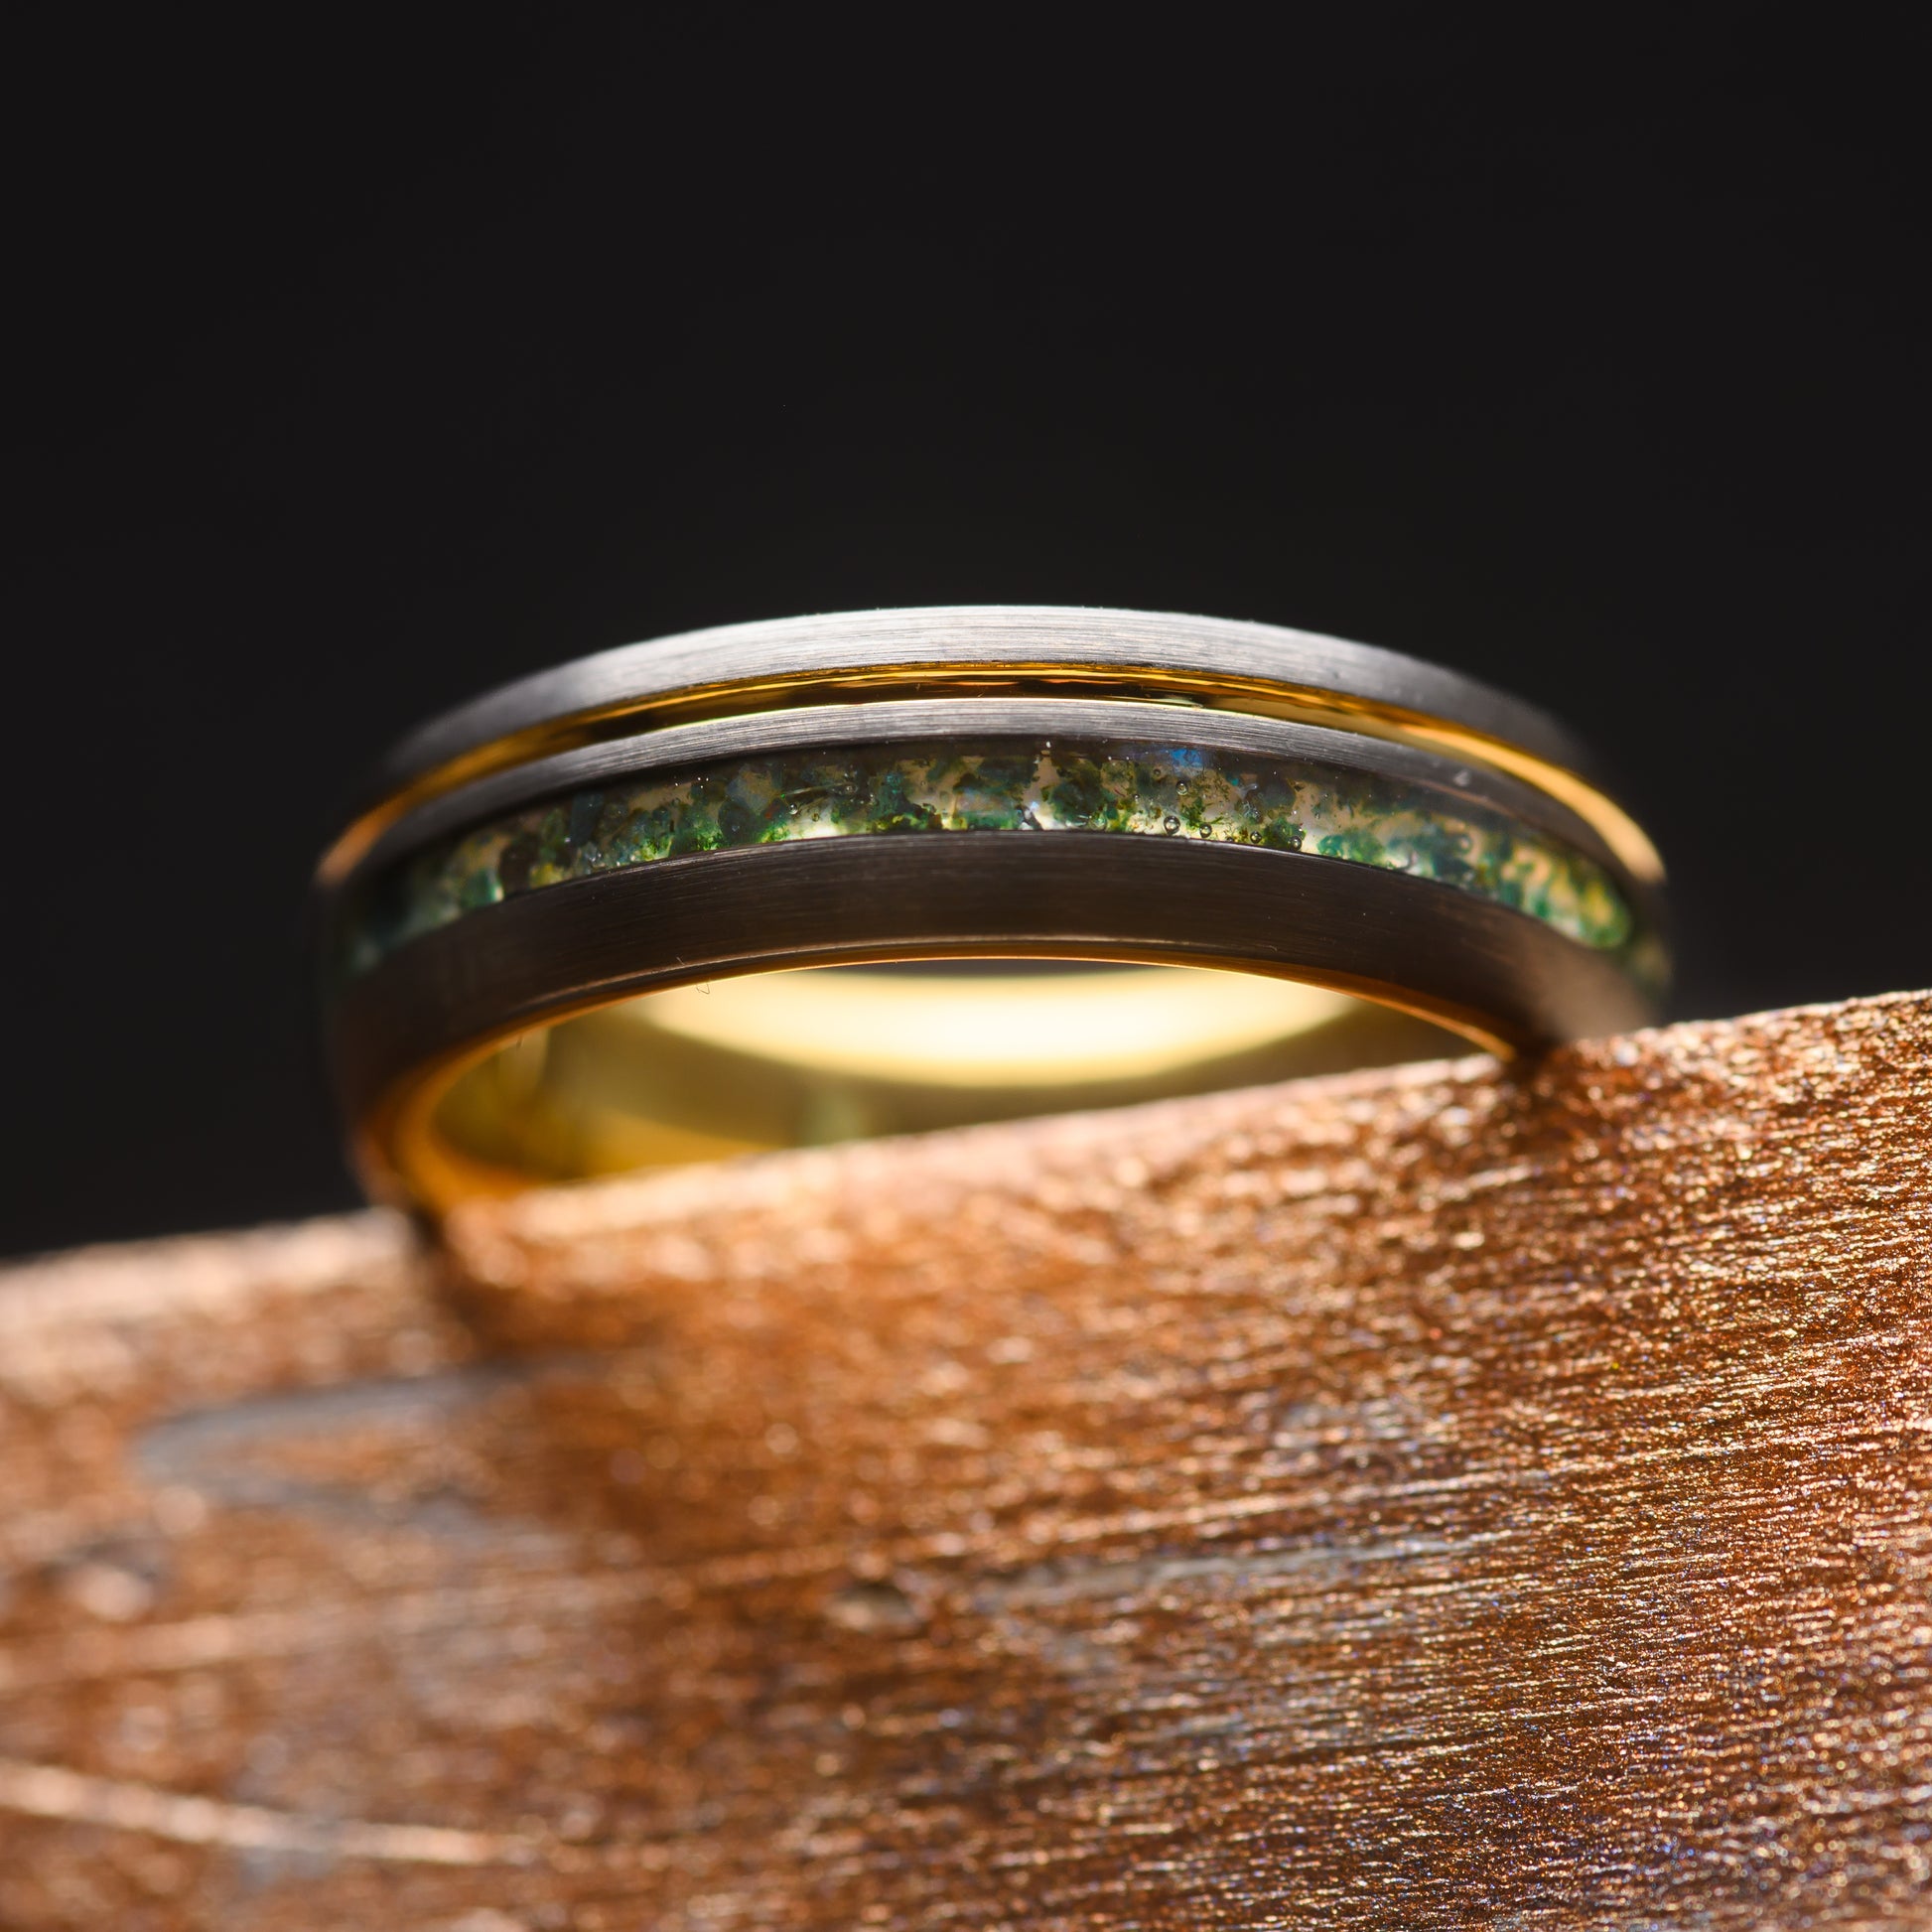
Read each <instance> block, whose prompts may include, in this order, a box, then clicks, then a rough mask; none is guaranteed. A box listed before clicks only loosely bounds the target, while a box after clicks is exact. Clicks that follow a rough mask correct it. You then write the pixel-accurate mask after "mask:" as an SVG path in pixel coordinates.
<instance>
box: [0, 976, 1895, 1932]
mask: <svg viewBox="0 0 1932 1932" xmlns="http://www.w3.org/2000/svg"><path fill="white" fill-rule="evenodd" d="M1929 1054H1932V998H1926V997H1921V998H1902V997H1901V998H1897V999H1892V1000H1886V1001H1874V1002H1865V1003H1860V1004H1855V1005H1852V1006H1848V1007H1843V1008H1837V1009H1830V1010H1821V1011H1814V1012H1808V1013H1802V1014H1793V1015H1778V1016H1770V1017H1767V1018H1762V1019H1757V1020H1751V1021H1744V1022H1739V1023H1735V1024H1731V1025H1723V1026H1700V1027H1690V1028H1679V1029H1675V1030H1671V1031H1668V1032H1663V1033H1659V1034H1654V1035H1639V1036H1635V1037H1632V1038H1629V1039H1624V1040H1614V1041H1608V1042H1603V1043H1599V1044H1596V1045H1591V1046H1587V1047H1581V1048H1577V1049H1572V1050H1568V1051H1566V1052H1564V1053H1562V1054H1559V1055H1556V1056H1553V1057H1552V1058H1550V1059H1549V1060H1547V1061H1545V1062H1543V1063H1542V1064H1541V1065H1540V1066H1538V1067H1535V1068H1533V1069H1528V1070H1526V1071H1525V1072H1523V1073H1521V1074H1519V1075H1515V1076H1511V1075H1507V1074H1504V1073H1502V1072H1500V1071H1499V1070H1498V1069H1497V1068H1496V1067H1495V1066H1494V1065H1493V1064H1492V1063H1491V1062H1488V1061H1486V1060H1470V1061H1464V1062H1461V1063H1459V1064H1457V1065H1454V1066H1432V1067H1427V1068H1420V1069H1408V1070H1404V1071H1400V1072H1396V1073H1392V1074H1391V1073H1379V1074H1373V1075H1362V1076H1354V1077H1351V1078H1348V1079H1343V1080H1339V1081H1333V1080H1330V1081H1318V1082H1309V1083H1304V1084H1302V1085H1299V1086H1293V1087H1285V1088H1275V1089H1268V1090H1260V1091H1255V1092H1249V1093H1242V1094H1234V1095H1227V1096H1222V1097H1219V1098H1215V1099H1211V1100H1206V1101H1188V1102H1182V1103H1173V1104H1167V1105H1162V1106H1159V1107H1154V1108H1147V1109H1142V1110H1137V1111H1135V1112H1133V1113H1130V1114H1117V1115H1111V1116H1100V1115H1095V1116H1087V1117H1070V1118H1066V1119H1062V1120H1056V1121H1046V1122H1035V1123H1027V1124H1022V1125H1018V1126H1012V1127H1003V1128H999V1129H992V1130H984V1131H980V1132H976V1133H971V1134H965V1135H955V1136H946V1137H935V1138H933V1139H930V1140H925V1141H908V1142H901V1143H897V1144H881V1145H875V1146H870V1147H855V1148H849V1149H843V1150H836V1151H832V1152H827V1153H822V1154H807V1155H797V1156H784V1157H776V1158H772V1159H769V1160H763V1161H759V1162H753V1163H748V1164H744V1165H741V1166H736V1167H732V1168H726V1169H720V1170H716V1171H711V1172H692V1173H685V1174H680V1175H672V1176H668V1177H662V1178H658V1179H654V1180H649V1181H642V1182H627V1183H620V1184H616V1185H605V1186H601V1187H597V1188H586V1189H582V1190H577V1191H570V1192H559V1193H554V1194H550V1195H546V1196H537V1197H531V1198H528V1199H526V1200H524V1201H522V1202H520V1203H516V1204H513V1205H510V1206H507V1207H501V1206H499V1207H491V1208H488V1209H484V1208H475V1209H472V1210H468V1211H466V1213H465V1214H464V1215H463V1216H462V1217H461V1218H460V1219H459V1220H458V1221H457V1222H455V1223H454V1224H453V1225H452V1227H451V1229H450V1244H449V1255H448V1257H447V1258H444V1259H436V1258H430V1257H426V1256H424V1255H423V1254H421V1253H420V1252H419V1251H418V1250H417V1249H416V1248H414V1247H413V1246H412V1244H411V1242H410V1240H409V1238H408V1236H407V1234H406V1233H405V1231H404V1230H403V1229H402V1228H401V1227H400V1226H399V1225H398V1224H396V1223H393V1222H390V1221H388V1220H385V1219H383V1218H381V1217H376V1216H369V1217H362V1218H355V1219H348V1220H343V1221H336V1222H327V1223H320V1224H316V1225H313V1226H310V1227H306V1228H300V1229H295V1230H290V1231H288V1232H284V1233H267V1234H256V1235H236V1236H230V1237H225V1238H220V1239H214V1240H209V1241H202V1242H190V1243H170V1244H162V1245H157V1246H153V1247H147V1248H135V1249H127V1250H120V1251H112V1250H108V1251H99V1252H96V1253H91V1254H80V1255H74V1256H69V1257H64V1258H60V1259H57V1260H53V1261H49V1262H45V1263H40V1264H36V1265H34V1266H31V1267H28V1268H24V1269H20V1270H17V1271H15V1272H14V1273H13V1274H12V1276H11V1277H10V1278H7V1279H6V1280H5V1282H4V1285H0V1485H3V1487H0V1926H4V1927H6V1928H9V1929H10V1932H11V1929H12V1928H22V1929H23V1932H24V1929H26V1928H43V1927H55V1926H81V1925H85V1926H104V1925H111V1926H114V1927H116V1928H130V1929H132V1928H147V1927H153V1928H174V1927H215V1926H219V1927H222V1928H224V1929H226V1932H267V1929H268V1928H294V1927H303V1928H308V1927H338V1926H369V1925H396V1926H410V1927H448V1928H451V1932H512V1929H513V1928H518V1927H521V1928H527V1929H528V1932H540V1929H541V1928H552V1927H559V1928H561V1927H573V1928H574V1927H650V1928H656V1927H664V1928H691V1932H696V1929H697V1928H734V1927H781V1928H800V1929H803V1928H833V1927H838V1928H849V1927H861V1926H881V1927H888V1928H912V1927H945V1926H955V1925H956V1926H960V1927H988V1928H990V1927H1011V1928H1016V1929H1018V1928H1047V1927H1074V1926H1079V1927H1121V1928H1125V1927H1129V1926H1132V1927H1140V1928H1162V1927H1182V1926H1186V1927H1197V1926H1303V1925H1311V1924H1335V1925H1351V1924H1363V1925H1383V1926H1386V1925H1402V1926H1421V1927H1437V1926H1477V1925H1483V1926H1487V1925H1499V1926H1515V1927H1572V1926H1576V1927H1582V1926H1590V1927H1597V1926H1617V1927H1632V1928H1634V1927H1639V1926H1643V1927H1648V1926H1654V1925H1663V1924H1685V1925H1697V1926H1732V1925H1736V1926H1743V1925H1752V1926H1791V1927H1797V1926H1820V1925H1917V1924H1925V1923H1928V1922H1932V1909H1929V1908H1928V1902H1927V1901H1928V1895H1929V1894H1932V1373H1929V1371H1932V1269H1928V1233H1932V1208H1928V1202H1927V1195H1926V1177H1927V1158H1926V1152H1925V1136H1926V1125H1927V1121H1926V1115H1927V1099H1928V1094H1932V1057H1929Z"/></svg>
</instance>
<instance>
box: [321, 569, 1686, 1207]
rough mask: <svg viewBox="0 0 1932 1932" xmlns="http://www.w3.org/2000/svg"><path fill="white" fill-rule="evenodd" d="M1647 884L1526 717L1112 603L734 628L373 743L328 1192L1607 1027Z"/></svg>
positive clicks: (624, 658) (1571, 755)
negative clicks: (351, 1170)
mask: <svg viewBox="0 0 1932 1932" xmlns="http://www.w3.org/2000/svg"><path fill="white" fill-rule="evenodd" d="M1662 880H1663V874H1662V867H1661V866H1660V864H1659V862H1658V858H1657V854H1656V852H1655V850H1654V849H1653V847H1652V846H1651V844H1650V841H1649V840H1648V839H1647V838H1646V837H1645V836H1644V834H1643V832H1642V831H1641V830H1640V829H1639V828H1638V827H1637V825H1636V824H1635V823H1634V821H1633V820H1632V819H1631V818H1630V817H1629V816H1628V815H1627V813H1625V812H1624V810H1623V809H1622V808H1621V807H1620V806H1618V805H1617V804H1616V803H1615V801H1614V800H1613V798H1612V796H1611V794H1610V792H1609V790H1608V789H1607V788H1606V787H1605V785H1604V783H1603V781H1602V780H1601V779H1600V777H1598V776H1596V775H1595V774H1594V773H1593V769H1592V764H1591V760H1590V759H1589V758H1588V756H1587V754H1586V753H1585V752H1584V751H1583V749H1582V748H1581V747H1580V746H1578V745H1577V744H1576V743H1575V742H1574V741H1573V740H1572V739H1571V738H1570V737H1569V735H1568V734H1567V733H1566V732H1565V731H1563V730H1562V729H1561V728H1560V727H1559V726H1557V725H1556V724H1554V723H1553V722H1552V721H1551V720H1550V719H1548V718H1546V717H1545V716H1544V715H1543V714H1542V713H1540V712H1538V711H1536V710H1534V709H1533V708H1531V707H1530V706H1528V705H1525V704H1521V703H1519V702H1517V701H1516V700H1514V699H1512V698H1509V697H1506V696H1504V695H1502V694H1501V693H1499V692H1496V691H1493V690H1491V689H1489V688H1487V687H1486V686H1483V685H1481V684H1478V683H1475V682H1473V681H1472V680H1470V679H1467V678H1464V677H1460V676H1457V675H1454V674H1452V673H1450V672H1448V671H1444V670H1440V669H1437V668H1435V667H1434V666H1432V665H1429V664H1425V663H1422V662H1420V661H1418V660H1416V659H1414V658H1410V657H1405V656H1400V655H1397V654H1396V653H1394V652H1391V651H1386V650H1380V649H1376V648H1374V647H1372V646H1369V645H1365V644H1354V643H1346V642H1342V641H1340V640H1338V639H1336V638H1331V637H1323V636H1316V635H1312V634H1310V633H1308V632H1304V631H1297V630H1284V629H1278V628H1275V627H1272V626H1270V625H1266V624H1258V623H1237V622H1227V621H1218V620H1211V619H1205V618H1188V617H1166V616H1157V615H1152V614H1147V613H1141V612H1132V611H1089V610H1052V609H1032V608H1018V607H1014V608H1009V607H991V608H962V609H941V610H917V611H869V612H861V613H856V614H853V615H847V616H836V617H815V618H799V619H793V620H788V621H780V622H767V623H747V624H735V625H731V626H728V627H725V628H721V629H715V630H705V631H699V632H695V633H692V634H689V635H684V636H677V637H667V638H662V639H659V640H656V641H654V642H649V643H642V644H633V645H628V646H625V647H623V648H621V649H618V650H611V651H605V652H602V653H600V654H599V655H596V656H592V657H587V658H584V659H582V660H580V661H579V662H576V663H573V664H567V665H564V666H562V667H561V668H559V669H556V670H551V671H545V672H542V673H540V674H538V675H536V676H532V677H528V678H524V679H522V680H521V681H519V682H517V683H514V684H510V685H506V686H504V687H502V688H501V689H499V690H497V691H494V692H492V693H490V694H489V695H487V696H485V697H483V698H479V699H477V700H476V701H475V702H473V703H470V704H467V705H464V706H462V707H460V708H459V709H457V710H455V711H452V712H450V713H448V714H447V715H446V716H444V717H442V718H440V719H438V720H436V721H435V722H433V723H431V724H429V725H426V726H424V727H423V728H422V729H420V730H419V731H417V732H415V733H414V734H413V735H412V736H410V737H408V738H406V739H404V740H403V741H402V743H401V744H400V745H399V746H398V747H397V748H396V749H395V750H394V752H393V753H392V754H391V755H390V757H389V758H388V759H387V760H386V761H385V762H384V763H383V764H382V765H381V767H380V768H379V770H378V772H377V774H376V777H375V781H374V783H373V784H372V785H371V786H370V788H369V789H368V790H367V792H366V793H365V794H364V795H363V798H362V801H361V804H360V807H359V809H358V810H356V812H355V813H354V814H353V816H352V817H351V818H350V820H349V822H348V823H347V825H346V826H345V829H344V830H343V832H342V834H341V836H340V837H339V838H338V839H337V840H336V842H335V844H334V845H333V846H332V847H331V849H330V851H329V852H328V854H327V855H326V857H325V858H324V860H323V864H322V869H321V875H320V886H319V891H320V896H321V900H322V906H321V911H322V917H321V929H322V932H323V935H324V937H323V947H324V963H323V971H324V998H325V1006H326V1026H327V1035H328V1045H329V1057H330V1062H331V1067H332V1071H333V1074H334V1077H335V1081H336V1084H337V1087H338V1090H339V1093H340V1096H341V1099H342V1104H343V1108H344V1112H345V1118H346V1120H347V1122H348V1126H349V1132H350V1135H351V1140H352V1150H353V1158H354V1160H355V1163H356V1165H357V1168H358V1170H359V1171H360V1173H362V1175H363V1177H364V1179H365V1180H366V1182H367V1184H368V1185H369V1187H370V1188H371V1190H372V1191H373V1192H375V1193H377V1194H379V1195H382V1196H384V1197H387V1198H391V1199H398V1200H403V1201H409V1202H413V1203H415V1204H416V1205H418V1206H421V1207H424V1208H427V1209H429V1210H430V1211H432V1212H437V1211H441V1210H443V1209H445V1208H447V1207H449V1206H451V1205H453V1204H454V1203H455V1202H456V1201H458V1200H460V1199H463V1198H464V1197H466V1196H470V1195H474V1194H478V1193H486V1192H503V1191H507V1190H513V1189H516V1188H519V1187H524V1186H528V1185H531V1184H533V1183H535V1182H538V1181H542V1180H554V1179H566V1178H573V1177H579V1176H584V1175H590V1174H597V1173H614V1172H619V1171H623V1170H629V1169H636V1168H647V1167H652V1166H659V1165H667V1164H674V1163H679V1162H685V1161H694V1160H706V1159H711V1158H714V1157H717V1156H722V1155H729V1154H734V1153H741V1152H746V1151H749V1150H755V1149H768V1148H778V1147H789V1146H802V1145H810V1144H813V1143H819V1142H827V1141H835V1140H844V1139H852V1138H856V1137H862V1136H869V1135H875V1134H886V1133H897V1132H906V1131H915V1130H920V1129H927V1128H936V1127H946V1126H956V1125H963V1124H967V1123H972V1122H978V1121H987V1120H996V1119H1006V1118H1012V1117H1016V1116H1019V1115H1023V1114H1031V1113H1042V1112H1049V1111H1058V1110H1060V1109H1064V1108H1072V1107H1093V1106H1110V1105H1119V1104H1123V1103H1126V1102H1130V1101H1137V1100H1144V1099H1151V1098H1158V1097H1161V1096H1166V1095H1176V1094H1184V1093H1193V1092H1200V1091H1204V1090H1208V1089H1212V1088H1217V1087H1224V1086H1231V1085H1241V1084H1249V1083H1252V1082H1255V1081H1258V1080H1265V1079H1272V1078H1279V1077H1286V1076H1288V1075H1292V1074H1297V1073H1304V1072H1314V1071H1324V1070H1332V1069H1335V1068H1339V1067H1341V1066H1345V1065H1363V1064H1371V1063H1383V1062H1387V1061H1389V1060H1394V1059H1406V1058H1415V1057H1421V1056H1426V1055H1429V1054H1431V1053H1432V1052H1435V1051H1439V1050H1441V1047H1442V1043H1443V1040H1444V1031H1443V1030H1447V1031H1448V1033H1449V1034H1453V1035H1461V1036H1462V1037H1463V1038H1464V1039H1468V1040H1474V1041H1476V1042H1477V1043H1478V1044H1480V1045H1482V1046H1484V1047H1487V1048H1490V1049H1492V1050H1496V1051H1499V1052H1503V1053H1514V1052H1521V1051H1528V1050H1535V1049H1537V1048H1540V1047H1543V1046H1547V1045H1550V1044H1553V1043H1555V1042H1558V1041H1561V1040H1565V1039H1571V1038H1576V1037H1580V1036H1584V1035H1592V1034H1599V1033H1608V1032H1615V1031H1620V1030H1622V1029H1625V1028H1629V1027H1632V1026H1638V1025H1642V1024H1644V1023H1645V1022H1647V1021H1649V1020H1651V1019H1652V1018H1654V1016H1655V1012H1656V1008H1657V1004H1658V1001H1659V1000H1660V998H1661V996H1662V992H1663V987H1664V981H1665V976H1666V972H1667V965H1666V955H1665V949H1664V941H1663V936H1662V904H1661V893H1662Z"/></svg>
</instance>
